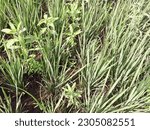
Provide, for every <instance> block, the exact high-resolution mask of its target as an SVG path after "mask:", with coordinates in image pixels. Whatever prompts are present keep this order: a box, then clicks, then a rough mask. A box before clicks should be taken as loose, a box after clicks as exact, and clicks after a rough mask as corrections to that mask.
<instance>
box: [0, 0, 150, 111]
mask: <svg viewBox="0 0 150 130" xmlns="http://www.w3.org/2000/svg"><path fill="white" fill-rule="evenodd" d="M149 11H150V1H148V0H0V30H1V32H0V112H150V13H149Z"/></svg>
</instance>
